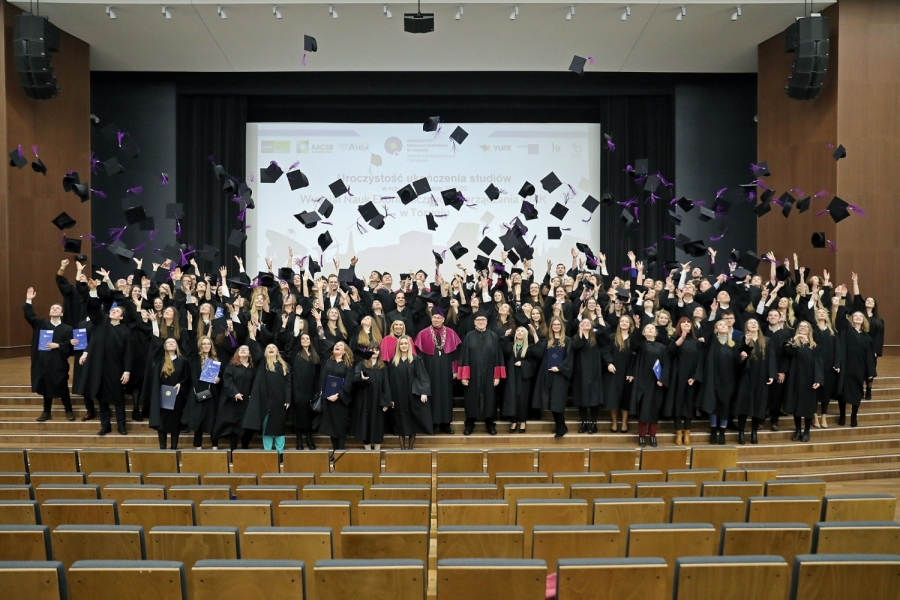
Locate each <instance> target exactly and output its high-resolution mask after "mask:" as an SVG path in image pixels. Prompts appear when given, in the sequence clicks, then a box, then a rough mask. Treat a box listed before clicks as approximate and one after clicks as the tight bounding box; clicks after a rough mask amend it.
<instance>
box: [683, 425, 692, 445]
mask: <svg viewBox="0 0 900 600" xmlns="http://www.w3.org/2000/svg"><path fill="white" fill-rule="evenodd" d="M684 445H685V446H690V445H691V430H690V429H685V430H684Z"/></svg>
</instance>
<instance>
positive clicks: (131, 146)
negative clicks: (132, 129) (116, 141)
mask: <svg viewBox="0 0 900 600" xmlns="http://www.w3.org/2000/svg"><path fill="white" fill-rule="evenodd" d="M119 152H121V153H122V154H124V155H125V156H126V157H128V158H137V157H138V156H140V155H141V148H140V146H138V145H137V142H135V141H134V140H132V139H129V140H128V141H126V142H124V143H123V144H122V145H121V146H119Z"/></svg>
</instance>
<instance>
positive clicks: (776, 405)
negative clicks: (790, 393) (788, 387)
mask: <svg viewBox="0 0 900 600" xmlns="http://www.w3.org/2000/svg"><path fill="white" fill-rule="evenodd" d="M783 396H784V384H783V383H778V381H777V380H776V381H774V382H773V383H772V385H770V386H769V402H768V404H769V419H770V420H771V422H772V424H773V425H778V417H780V416H781V403H782V401H783Z"/></svg>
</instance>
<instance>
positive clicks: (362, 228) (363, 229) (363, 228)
mask: <svg viewBox="0 0 900 600" xmlns="http://www.w3.org/2000/svg"><path fill="white" fill-rule="evenodd" d="M356 230H357V231H358V232H359V233H360V234H362V235H365V234H366V233H368V232H369V230H368V229H366V226H365V225H363V224H362V223H360V222H359V219H358V218H357V219H356Z"/></svg>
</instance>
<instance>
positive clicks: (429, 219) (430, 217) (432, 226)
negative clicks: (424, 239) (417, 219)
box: [425, 213, 438, 231]
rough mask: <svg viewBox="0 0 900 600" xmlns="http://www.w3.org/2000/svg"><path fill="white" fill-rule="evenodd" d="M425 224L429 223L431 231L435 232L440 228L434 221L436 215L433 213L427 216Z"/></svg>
mask: <svg viewBox="0 0 900 600" xmlns="http://www.w3.org/2000/svg"><path fill="white" fill-rule="evenodd" d="M425 222H426V223H428V230H429V231H435V230H436V229H437V228H438V224H437V221H435V220H434V215H433V214H431V213H428V214H427V215H425Z"/></svg>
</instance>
